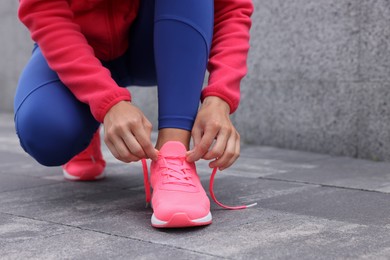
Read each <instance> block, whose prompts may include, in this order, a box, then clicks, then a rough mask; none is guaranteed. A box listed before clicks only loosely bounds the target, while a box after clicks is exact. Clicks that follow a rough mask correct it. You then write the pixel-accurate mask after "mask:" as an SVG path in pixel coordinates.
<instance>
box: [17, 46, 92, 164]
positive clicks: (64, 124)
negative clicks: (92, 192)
mask: <svg viewBox="0 0 390 260" xmlns="http://www.w3.org/2000/svg"><path fill="white" fill-rule="evenodd" d="M14 109H15V127H16V132H17V134H18V136H19V139H20V142H21V145H22V147H23V148H24V149H25V151H26V152H27V153H29V154H30V155H31V156H32V157H34V158H35V159H36V160H37V161H38V162H40V163H41V164H44V165H61V164H64V163H66V162H67V161H68V160H69V159H71V158H72V157H73V156H74V155H76V154H77V153H79V152H80V151H82V150H83V149H84V148H86V147H87V146H88V144H89V141H90V140H91V138H92V135H93V133H94V132H95V131H96V129H97V128H98V126H99V123H98V122H97V121H96V120H95V119H94V118H93V116H92V114H91V113H90V110H89V107H88V106H87V105H86V104H83V103H81V102H80V101H78V100H77V99H76V98H75V97H74V95H73V94H72V93H71V92H70V91H69V90H68V88H67V87H66V86H65V85H64V84H63V83H62V82H61V81H60V79H59V78H58V76H57V74H56V73H55V72H54V71H52V70H51V69H50V68H49V66H48V65H47V62H46V60H45V59H44V57H43V55H42V53H41V51H40V49H39V47H35V49H34V51H33V54H32V56H31V59H30V60H29V62H28V64H27V65H26V67H25V69H24V71H23V72H22V74H21V76H20V79H19V83H18V87H17V90H16V95H15V100H14Z"/></svg>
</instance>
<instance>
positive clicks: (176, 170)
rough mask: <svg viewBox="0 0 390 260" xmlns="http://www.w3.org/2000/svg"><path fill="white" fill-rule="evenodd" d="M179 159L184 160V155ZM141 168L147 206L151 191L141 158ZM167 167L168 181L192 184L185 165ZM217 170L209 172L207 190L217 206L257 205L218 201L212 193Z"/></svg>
mask: <svg viewBox="0 0 390 260" xmlns="http://www.w3.org/2000/svg"><path fill="white" fill-rule="evenodd" d="M169 158H171V157H169ZM163 159H164V162H165V164H166V158H163ZM181 159H182V160H185V158H184V157H183V158H181ZM142 168H143V172H144V187H145V197H146V206H148V205H149V204H150V200H151V193H150V182H149V171H148V165H147V162H146V160H145V159H142ZM168 169H169V171H167V173H166V174H167V175H169V176H170V177H174V179H173V180H171V181H170V182H169V183H177V184H182V185H183V184H184V185H192V186H194V185H193V183H192V182H191V180H190V178H191V176H190V175H189V174H187V173H186V171H185V170H186V169H188V168H187V167H185V166H184V165H176V164H173V165H170V166H169V167H168ZM217 170H218V169H217V168H214V169H213V171H212V173H211V176H210V186H209V191H210V195H211V198H212V199H213V200H214V202H215V203H216V204H217V205H218V206H220V207H221V208H225V209H230V210H238V209H246V208H250V207H254V206H256V205H257V203H252V204H249V205H241V206H227V205H225V204H223V203H221V202H219V201H218V200H217V198H216V197H215V194H214V178H215V175H216V174H217Z"/></svg>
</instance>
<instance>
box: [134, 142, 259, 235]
mask: <svg viewBox="0 0 390 260" xmlns="http://www.w3.org/2000/svg"><path fill="white" fill-rule="evenodd" d="M142 165H143V171H144V185H145V195H146V205H148V204H149V203H150V198H151V196H150V184H149V174H148V166H147V163H146V160H145V159H143V160H142ZM216 173H217V168H214V169H213V172H212V173H211V177H210V188H209V189H210V195H211V198H212V199H213V200H214V202H215V203H216V204H217V205H219V206H220V207H222V208H225V209H231V210H238V209H246V208H249V207H253V206H256V205H257V203H252V204H249V205H241V206H227V205H225V204H222V203H221V202H219V201H218V200H217V198H216V197H215V194H214V178H215V175H216ZM151 182H152V187H153V197H152V206H153V211H154V213H153V215H152V226H153V227H156V228H173V227H192V226H202V225H208V224H211V222H212V216H211V213H210V201H209V199H208V197H207V195H206V192H205V191H204V189H203V187H202V184H201V183H200V180H199V176H198V174H197V173H196V168H195V164H194V163H189V162H187V161H186V149H185V147H184V145H183V144H182V143H180V142H167V143H166V144H164V146H163V147H162V148H161V150H160V152H159V157H158V160H157V161H156V162H152V164H151Z"/></svg>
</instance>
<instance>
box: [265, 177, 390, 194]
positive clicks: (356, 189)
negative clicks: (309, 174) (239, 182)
mask: <svg viewBox="0 0 390 260" xmlns="http://www.w3.org/2000/svg"><path fill="white" fill-rule="evenodd" d="M257 178H258V179H261V180H270V181H280V182H288V183H298V184H308V185H315V186H320V187H325V188H335V189H342V190H354V191H364V192H373V193H380V194H389V193H387V192H382V191H377V190H369V189H364V188H353V187H345V186H337V185H331V184H321V183H312V182H307V181H293V180H283V179H278V178H271V177H257Z"/></svg>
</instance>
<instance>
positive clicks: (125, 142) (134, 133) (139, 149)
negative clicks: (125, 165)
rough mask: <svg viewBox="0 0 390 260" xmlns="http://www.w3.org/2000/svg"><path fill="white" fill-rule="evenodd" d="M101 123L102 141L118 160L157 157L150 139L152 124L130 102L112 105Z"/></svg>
mask: <svg viewBox="0 0 390 260" xmlns="http://www.w3.org/2000/svg"><path fill="white" fill-rule="evenodd" d="M103 125H104V141H105V143H106V144H107V146H108V149H109V150H110V151H111V153H112V154H113V155H114V157H115V158H117V159H118V160H121V161H123V162H133V161H138V160H140V159H142V158H151V159H152V160H156V159H157V151H156V150H155V149H154V147H153V145H152V142H151V140H150V135H151V132H152V124H151V123H150V122H149V120H148V119H147V118H146V117H145V115H144V114H143V113H142V112H141V110H139V109H138V108H137V107H136V106H134V105H132V104H131V103H130V102H126V101H120V102H119V103H117V104H116V105H114V106H113V107H112V108H111V109H110V110H109V111H108V112H107V114H106V116H105V117H104V121H103Z"/></svg>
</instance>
